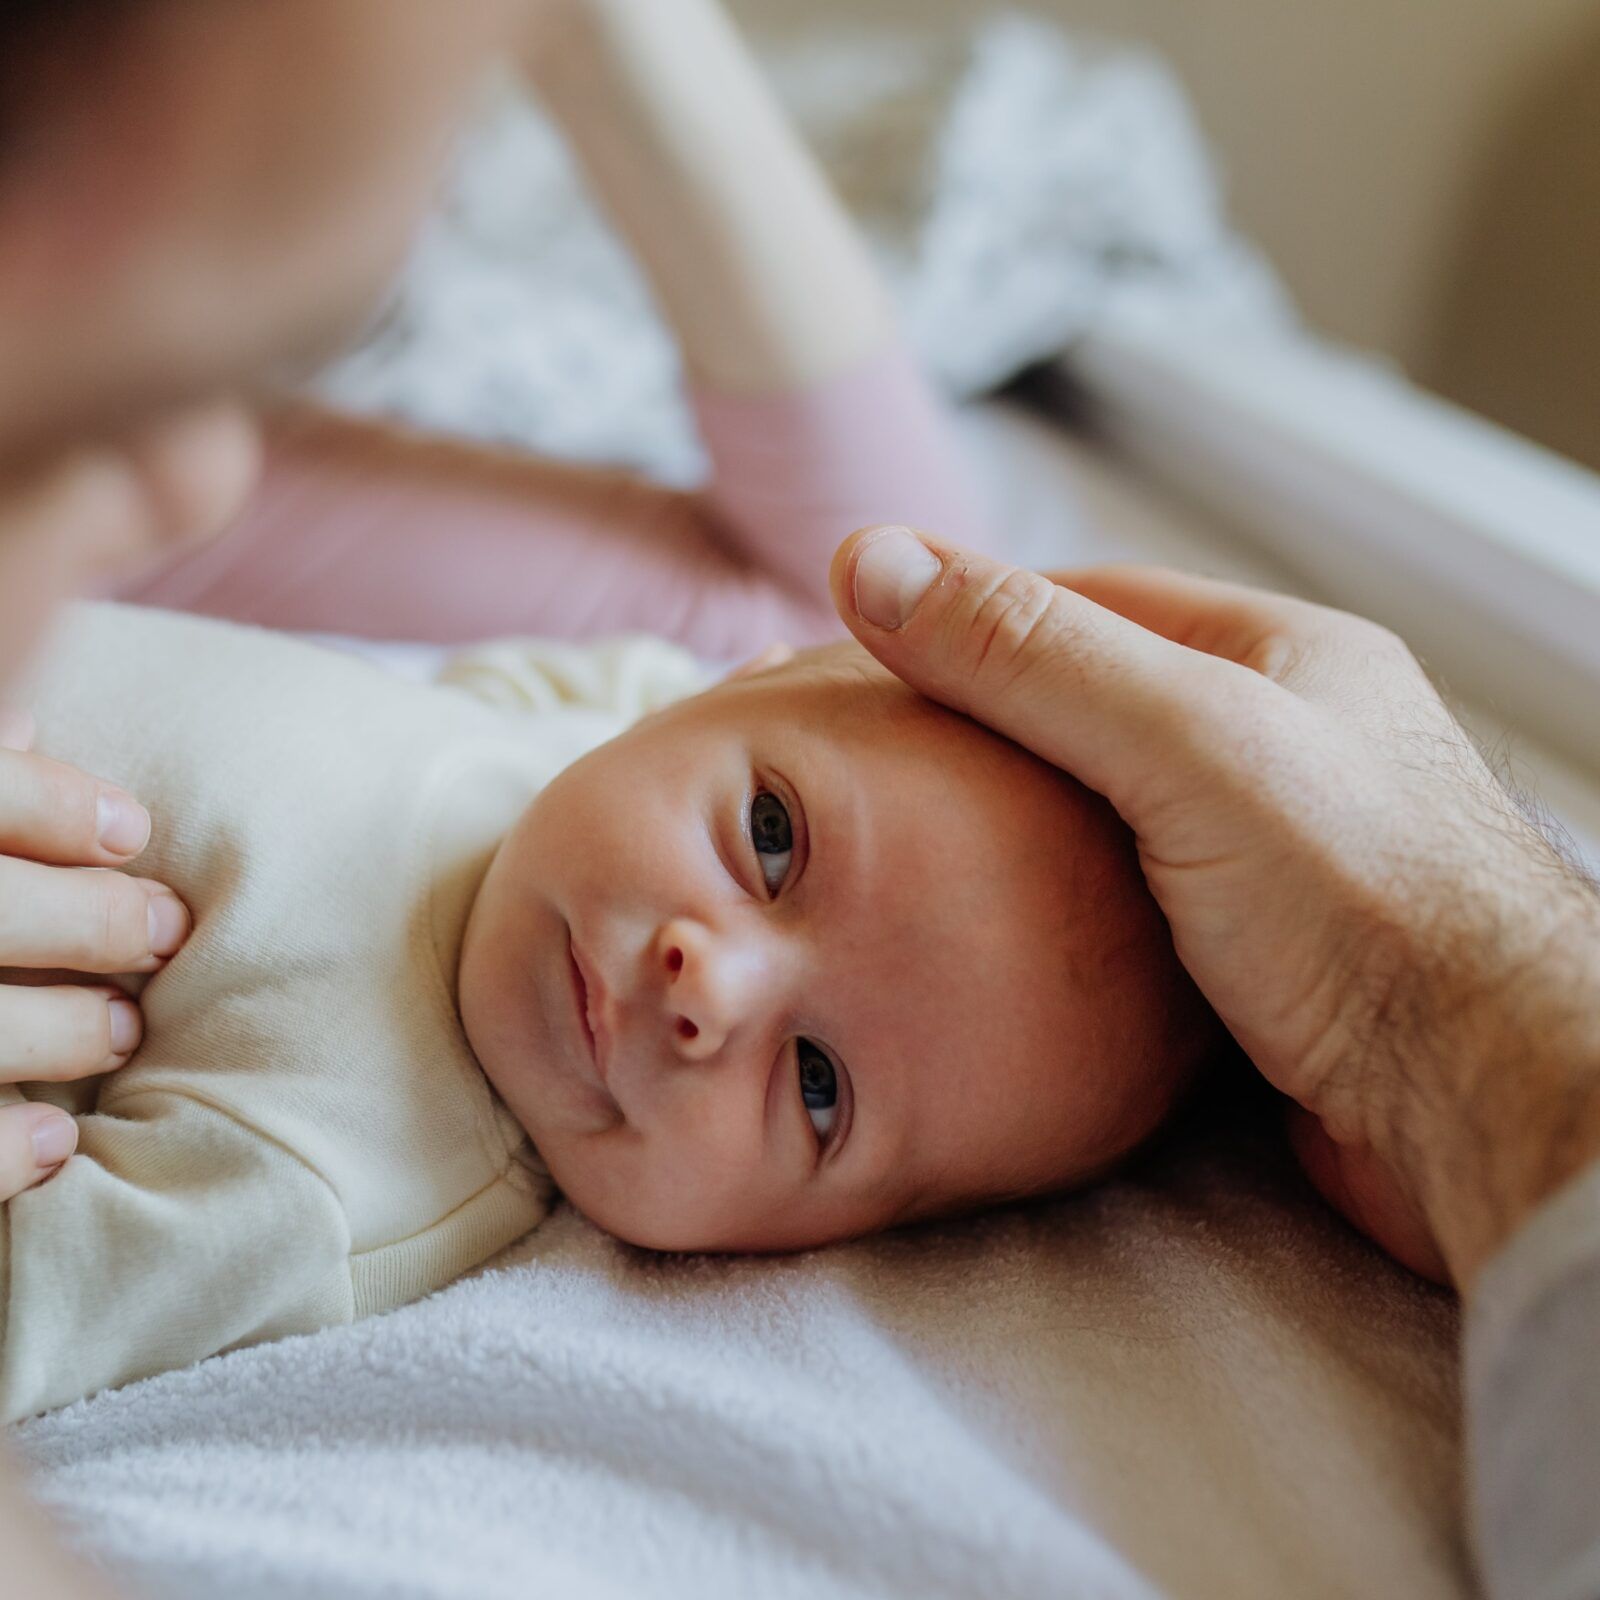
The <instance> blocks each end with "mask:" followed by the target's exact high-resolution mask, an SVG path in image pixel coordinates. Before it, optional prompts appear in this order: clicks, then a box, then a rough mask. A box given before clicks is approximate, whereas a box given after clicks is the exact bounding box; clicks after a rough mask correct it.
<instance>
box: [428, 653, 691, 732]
mask: <svg viewBox="0 0 1600 1600" xmlns="http://www.w3.org/2000/svg"><path fill="white" fill-rule="evenodd" d="M714 676H715V674H714V673H713V672H712V671H711V670H709V669H708V668H706V667H705V666H702V665H701V664H700V663H699V662H698V661H696V660H695V658H694V657H693V656H691V655H690V654H689V652H688V651H687V650H683V649H680V648H679V647H678V646H676V645H671V644H668V643H667V642H666V641H665V640H664V639H652V638H650V637H648V636H645V635H640V636H638V637H631V638H630V637H625V638H620V639H605V640H602V641H600V642H599V643H596V644H589V645H578V644H563V643H560V642H559V641H556V640H552V639H498V640H494V641H492V642H490V643H489V644H484V645H479V646H477V647H476V648H475V649H472V650H462V651H460V652H458V653H457V654H456V655H453V656H451V657H450V658H449V660H447V661H446V662H445V664H444V666H443V667H442V668H441V669H440V671H439V677H438V681H439V682H440V683H441V684H445V685H448V686H449V687H451V688H455V689H461V690H464V691H465V692H466V693H467V694H470V695H471V696H472V697H473V698H474V699H476V700H481V701H483V702H484V703H485V704H486V705H492V706H496V707H498V708H499V709H500V710H502V711H511V712H516V713H520V714H525V715H529V716H547V715H549V714H550V713H552V712H598V713H602V714H604V715H605V716H607V717H610V718H614V719H616V720H617V721H618V722H619V723H620V724H623V725H626V724H627V723H630V722H636V721H638V719H639V718H640V717H643V716H648V715H649V713H650V712H652V711H657V710H659V709H660V708H661V707H662V706H665V705H670V704H671V703H672V702H673V701H674V700H681V699H683V698H685V697H686V696H688V695H691V694H696V693H698V692H699V691H700V690H701V689H704V688H705V687H706V686H707V684H709V683H710V682H711V680H712V678H713V677H714Z"/></svg>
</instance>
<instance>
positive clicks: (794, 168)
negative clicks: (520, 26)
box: [531, 0, 890, 394]
mask: <svg viewBox="0 0 1600 1600" xmlns="http://www.w3.org/2000/svg"><path fill="white" fill-rule="evenodd" d="M562 22H563V26H561V27H560V28H559V29H555V30H552V35H551V37H550V38H549V40H548V41H547V44H546V46H545V47H544V48H542V49H541V50H540V51H539V52H538V53H537V56H536V59H535V60H534V61H533V63H532V67H531V70H532V74H533V77H534V80H535V86H536V88H537V89H538V90H539V92H540V93H541V96H542V97H543V98H544V100H545V101H546V103H547V104H548V106H549V107H550V109H551V111H552V113H553V114H554V115H555V116H556V117H557V118H558V120H559V121H560V122H561V123H562V125H563V127H564V129H565V131H566V133H567V135H568V137H569V139H570V140H571V142H572V145H573V148H574V150H575V151H576V153H577V156H578V158H579V160H580V161H581V163H582V165H583V166H584V168H585V170H586V172H587V174H588V177H589V179H590V181H591V183H592V184H593V186H594V189H595V191H596V193H597V194H598V195H599V197H600V199H601V201H602V202H603V203H604V205H605V206H606V207H607V209H608V210H609V212H610V214H611V216H612V219H613V220H614V222H615V223H616V224H617V226H618V227H619V229H620V230H621V232H622V233H623V235H624V236H625V237H626V239H627V240H628V242H629V244H630V245H631V246H632V248H633V250H634V251H635V253H636V254H637V256H638V258H639V260H640V262H641V263H642V265H643V266H644V269H645V271H646V273H647V274H648V276H649V278H650V281H651V283H652V285H653V287H654V290H655V293H656V296H657V298H658V299H659V301H660V303H661V305H662V308H663V309H664V311H665V313H666V315H667V316H668V318H669V319H670V320H671V322H672V324H673V326H674V329H675V331H676V333H677V335H678V338H679V341H680V343H681V345H682V347H683V351H684V355H685V360H686V364H687V366H688V368H689V371H690V372H691V374H692V375H693V376H694V377H695V378H696V379H698V380H700V381H702V382H704V383H708V384H710V385H712V386H713V387H716V388H720V389H724V390H730V391H734V392H749V393H756V394H763V393H774V392H779V391H782V390H786V389H791V388H796V387H799V386H801V385H805V384H810V383H815V382H818V381H821V380H825V379H827V378H830V377H832V376H834V375H835V374H837V373H839V372H842V371H844V370H845V369H846V368H848V367H850V366H851V365H852V364H854V363H855V362H857V361H858V360H860V359H861V358H862V357H864V356H865V355H867V354H868V353H869V352H871V351H872V350H873V349H875V348H876V347H877V346H878V345H879V344H880V343H881V342H882V340H883V338H884V337H885V336H886V333H887V330H888V327H889V323H890V316H889V312H888V309H887V303H886V300H885V297H884V294H883V292H882V290H881V288H880V286H879V284H878V281H877V277H876V274H875V272H874V270H873V267H872V264H871V261H870V259H869V257H868V255H867V253H866V250H865V248H864V246H863V245H862V243H861V241H860V240H859V239H858V238H857V236H856V234H855V232H854V230H853V229H852V227H851V225H850V223H849V220H848V219H847V218H846V216H845V215H844V213H843V211H842V209H841V208H840V206H839V205H838V203H837V201H836V200H835V199H834V197H833V195H832V194H831V193H830V192H829V190H828V187H827V184H826V183H825V181H824V180H823V178H822V176H821V174H820V173H819V172H818V170H817V168H816V166H815V164H814V163H813V162H812V160H811V159H810V157H809V155H808V154H807V152H806V151H805V150H804V148H803V147H802V146H801V144H800V142H799V140H798V138H797V137H796V135H795V134H794V133H793V131H792V130H791V129H790V127H789V125H788V124H787V122H786V121H785V119H784V117H783V115H782V113H781V111H780V109H779V108H778V106H777V105H776V103H775V101H774V100H773V98H772V96H771V94H770V92H769V90H768V88H767V86H766V84H765V82H764V81H763V80H762V78H761V75H760V73H759V71H758V70H757V68H756V66H755V65H754V63H753V62H752V61H751V59H750V57H749V56H748V54H747V53H746V51H745V49H744V46H743V45H742V43H741V42H740V40H739V39H738V37H737V35H736V33H735V32H734V30H733V28H732V25H731V24H730V23H729V22H728V20H727V18H726V17H725V16H724V15H723V13H722V11H721V9H720V7H719V6H717V5H716V4H715V3H713V0H567V4H566V6H565V8H564V10H563V13H562Z"/></svg>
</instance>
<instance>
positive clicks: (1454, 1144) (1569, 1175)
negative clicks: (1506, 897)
mask: <svg viewBox="0 0 1600 1600" xmlns="http://www.w3.org/2000/svg"><path fill="white" fill-rule="evenodd" d="M1538 912H1539V915H1538V917H1537V919H1536V920H1535V918H1534V917H1533V916H1532V915H1531V914H1525V915H1524V916H1523V917H1522V918H1521V919H1519V920H1515V919H1510V918H1507V919H1506V924H1505V925H1503V926H1502V929H1501V932H1502V935H1503V937H1502V939H1501V940H1500V941H1498V942H1497V945H1496V947H1495V949H1494V950H1493V952H1492V960H1493V964H1494V970H1493V972H1492V974H1491V972H1490V971H1489V970H1488V967H1487V965H1486V964H1483V963H1475V964H1474V968H1473V971H1472V974H1471V975H1470V976H1468V977H1466V978H1465V979H1464V981H1461V982H1459V983H1457V984H1456V985H1454V986H1452V988H1451V990H1450V997H1451V1001H1452V1003H1451V1004H1450V1006H1449V1008H1448V1013H1447V1014H1441V1015H1440V1016H1439V1018H1438V1025H1437V1031H1436V1036H1435V1037H1434V1038H1432V1039H1431V1040H1428V1041H1414V1042H1413V1045H1414V1048H1413V1052H1412V1061H1413V1062H1414V1063H1416V1064H1418V1065H1419V1067H1420V1070H1413V1071H1411V1072H1410V1073H1409V1074H1408V1075H1407V1077H1406V1079H1405V1081H1404V1085H1403V1092H1402V1094H1401V1095H1399V1096H1398V1097H1397V1099H1396V1103H1395V1109H1394V1117H1393V1125H1392V1131H1391V1135H1390V1137H1391V1140H1392V1144H1391V1149H1390V1151H1389V1152H1388V1153H1389V1155H1390V1159H1391V1160H1392V1161H1393V1163H1394V1164H1395V1166H1396V1168H1397V1170H1399V1171H1400V1172H1402V1173H1403V1174H1404V1175H1405V1176H1406V1178H1407V1179H1408V1180H1409V1182H1410V1184H1411V1185H1412V1187H1413V1189H1414V1192H1415V1194H1416V1196H1417V1199H1418V1202H1419V1204H1420V1205H1421V1207H1422V1209H1423V1212H1424V1214H1425V1215H1426V1217H1427V1218H1428V1221H1429V1224H1430V1226H1431V1228H1432V1230H1433V1233H1434V1237H1435V1238H1436V1240H1437V1241H1438V1244H1439V1247H1440V1249H1441V1251H1442V1252H1443V1254H1444V1257H1445V1260H1446V1261H1447V1263H1448V1264H1449V1267H1450V1271H1451V1275H1452V1277H1453V1278H1454V1280H1455V1282H1456V1284H1457V1286H1458V1287H1459V1288H1460V1289H1461V1291H1462V1292H1463V1293H1464V1294H1465V1293H1468V1292H1470V1290H1471V1288H1472V1285H1473V1283H1474V1281H1475V1280H1476V1278H1477V1275H1478V1273H1479V1271H1480V1270H1481V1269H1482V1267H1483V1266H1484V1265H1485V1264H1486V1263H1487V1262H1488V1261H1489V1259H1490V1258H1491V1257H1492V1256H1493V1255H1495V1254H1496V1253H1497V1252H1498V1250H1499V1249H1500V1248H1501V1246H1502V1245H1504V1244H1505V1243H1506V1242H1508V1240H1509V1239H1510V1238H1511V1236H1512V1235H1513V1234H1514V1233H1516V1232H1517V1231H1518V1230H1519V1229H1520V1228H1521V1226H1522V1225H1523V1224H1524V1223H1525V1222H1526V1221H1528V1220H1529V1219H1530V1218H1531V1217H1532V1216H1533V1214H1534V1213H1535V1212H1536V1211H1537V1210H1538V1209H1539V1208H1540V1207H1541V1206H1542V1205H1543V1204H1544V1202H1545V1201H1546V1200H1548V1199H1550V1198H1551V1197H1552V1196H1553V1195H1555V1194H1556V1193H1557V1192H1558V1191H1559V1190H1561V1189H1562V1188H1564V1187H1565V1186H1566V1185H1567V1184H1568V1183H1570V1182H1571V1181H1572V1180H1573V1179H1574V1178H1575V1177H1577V1176H1578V1174H1580V1173H1581V1172H1582V1171H1583V1170H1584V1169H1585V1168H1586V1167H1588V1166H1589V1165H1590V1164H1591V1163H1593V1162H1595V1161H1596V1160H1600V900H1597V898H1596V897H1595V896H1594V894H1593V892H1592V891H1591V890H1589V888H1588V887H1587V886H1586V885H1584V884H1581V883H1578V882H1576V881H1569V882H1566V883H1563V884H1561V885H1560V886H1559V892H1558V893H1557V894H1556V895H1554V896H1552V897H1551V898H1550V900H1549V902H1548V903H1546V904H1543V905H1540V906H1539V907H1538Z"/></svg>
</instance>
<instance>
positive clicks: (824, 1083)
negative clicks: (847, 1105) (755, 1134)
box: [794, 1039, 839, 1141]
mask: <svg viewBox="0 0 1600 1600" xmlns="http://www.w3.org/2000/svg"><path fill="white" fill-rule="evenodd" d="M794 1053H795V1060H796V1062H797V1063H798V1065H799V1069H800V1098H801V1100H802V1101H804V1102H805V1108H806V1115H807V1116H808V1117H810V1118H811V1126H812V1127H813V1128H815V1129H816V1130H817V1133H818V1134H819V1135H820V1136H821V1137H822V1139H823V1140H824V1141H826V1140H827V1138H828V1136H829V1135H830V1134H831V1133H832V1132H833V1125H834V1123H835V1122H836V1121H837V1120H838V1116H839V1076H838V1073H837V1072H835V1070H834V1066H833V1063H832V1062H831V1061H830V1060H829V1059H828V1058H827V1056H826V1055H825V1054H824V1053H823V1052H822V1051H821V1050H819V1049H818V1048H817V1047H816V1046H815V1045H814V1044H812V1042H811V1041H810V1040H809V1039H796V1040H795V1044H794Z"/></svg>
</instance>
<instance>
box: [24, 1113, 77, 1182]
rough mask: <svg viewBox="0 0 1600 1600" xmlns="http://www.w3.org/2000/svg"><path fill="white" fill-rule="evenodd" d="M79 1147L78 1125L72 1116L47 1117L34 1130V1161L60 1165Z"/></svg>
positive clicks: (47, 1164) (46, 1165)
mask: <svg viewBox="0 0 1600 1600" xmlns="http://www.w3.org/2000/svg"><path fill="white" fill-rule="evenodd" d="M77 1148H78V1125H77V1123H75V1122H74V1121H73V1120H72V1118H71V1117H46V1118H45V1120H44V1121H43V1122H41V1123H39V1124H38V1125H37V1126H36V1127H35V1128H34V1130H33V1163H34V1165H35V1166H36V1167H39V1168H41V1169H42V1168H45V1167H59V1166H60V1165H61V1163H62V1162H63V1161H65V1160H66V1159H67V1157H68V1156H70V1155H71V1154H72V1152H73V1151H74V1150H76V1149H77Z"/></svg>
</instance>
